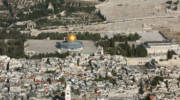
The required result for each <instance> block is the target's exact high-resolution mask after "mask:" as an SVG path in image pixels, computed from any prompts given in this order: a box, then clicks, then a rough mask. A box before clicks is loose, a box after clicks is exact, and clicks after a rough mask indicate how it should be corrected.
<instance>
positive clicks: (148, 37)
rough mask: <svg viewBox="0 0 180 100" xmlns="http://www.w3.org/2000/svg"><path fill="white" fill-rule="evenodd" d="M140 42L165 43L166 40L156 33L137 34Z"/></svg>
mask: <svg viewBox="0 0 180 100" xmlns="http://www.w3.org/2000/svg"><path fill="white" fill-rule="evenodd" d="M138 34H139V35H140V36H141V38H140V41H141V42H151V41H158V42H159V41H165V40H166V39H165V38H164V37H163V36H162V35H161V34H160V33H159V32H158V31H150V32H138Z"/></svg>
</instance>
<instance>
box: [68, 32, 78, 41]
mask: <svg viewBox="0 0 180 100" xmlns="http://www.w3.org/2000/svg"><path fill="white" fill-rule="evenodd" d="M66 40H67V41H71V42H72V41H76V40H77V38H76V35H75V34H73V33H70V34H69V35H68V36H67V38H66Z"/></svg>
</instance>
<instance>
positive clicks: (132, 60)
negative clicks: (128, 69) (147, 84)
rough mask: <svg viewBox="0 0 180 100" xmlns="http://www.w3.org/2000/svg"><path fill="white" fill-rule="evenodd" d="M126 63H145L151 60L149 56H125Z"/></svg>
mask: <svg viewBox="0 0 180 100" xmlns="http://www.w3.org/2000/svg"><path fill="white" fill-rule="evenodd" d="M126 59H127V65H145V64H146V63H147V62H149V61H151V59H152V58H150V57H137V58H126Z"/></svg>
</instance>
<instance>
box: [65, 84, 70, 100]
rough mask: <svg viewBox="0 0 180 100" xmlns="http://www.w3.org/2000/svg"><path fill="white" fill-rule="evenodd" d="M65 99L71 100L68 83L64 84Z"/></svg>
mask: <svg viewBox="0 0 180 100" xmlns="http://www.w3.org/2000/svg"><path fill="white" fill-rule="evenodd" d="M65 100H71V86H70V85H67V86H66V90H65Z"/></svg>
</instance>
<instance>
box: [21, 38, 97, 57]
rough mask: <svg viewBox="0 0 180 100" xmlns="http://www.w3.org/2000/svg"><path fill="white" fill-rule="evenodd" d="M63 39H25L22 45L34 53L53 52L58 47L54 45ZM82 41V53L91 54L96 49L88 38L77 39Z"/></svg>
mask: <svg viewBox="0 0 180 100" xmlns="http://www.w3.org/2000/svg"><path fill="white" fill-rule="evenodd" d="M63 41H64V40H27V41H26V42H25V43H24V45H25V47H24V50H25V51H26V52H27V51H34V52H36V53H55V52H56V51H57V50H58V48H57V47H56V45H57V43H58V42H63ZM79 41H81V42H82V43H83V50H82V53H84V54H92V53H94V52H96V51H97V47H96V46H95V43H94V42H93V41H90V40H79Z"/></svg>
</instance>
